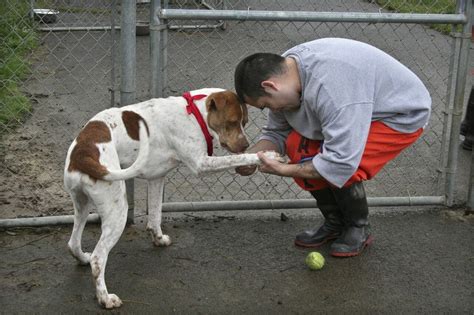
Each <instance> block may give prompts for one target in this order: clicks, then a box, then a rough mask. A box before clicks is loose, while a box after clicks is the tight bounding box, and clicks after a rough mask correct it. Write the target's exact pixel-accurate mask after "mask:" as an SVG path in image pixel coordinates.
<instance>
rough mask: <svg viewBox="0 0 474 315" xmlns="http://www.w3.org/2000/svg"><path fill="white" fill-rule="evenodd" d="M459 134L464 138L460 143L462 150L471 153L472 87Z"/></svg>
mask: <svg viewBox="0 0 474 315" xmlns="http://www.w3.org/2000/svg"><path fill="white" fill-rule="evenodd" d="M460 134H461V135H463V136H465V139H464V141H463V142H462V148H463V149H464V150H469V151H471V150H472V145H473V143H474V86H473V87H472V88H471V93H470V94H469V100H468V102H467V108H466V116H465V117H464V120H463V121H462V123H461V130H460Z"/></svg>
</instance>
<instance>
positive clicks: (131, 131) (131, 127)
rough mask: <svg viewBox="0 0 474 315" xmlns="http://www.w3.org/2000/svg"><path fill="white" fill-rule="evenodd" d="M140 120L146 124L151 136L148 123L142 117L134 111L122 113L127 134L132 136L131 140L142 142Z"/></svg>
mask: <svg viewBox="0 0 474 315" xmlns="http://www.w3.org/2000/svg"><path fill="white" fill-rule="evenodd" d="M140 120H141V121H143V122H144V123H145V127H146V131H147V133H148V135H150V131H149V130H148V125H147V123H146V121H145V120H144V119H143V118H142V116H140V115H138V114H137V113H135V112H132V111H124V112H123V113H122V121H123V124H124V125H125V129H127V134H128V135H129V136H130V138H132V139H133V140H137V141H138V140H140V134H139V124H138V122H139V121H140Z"/></svg>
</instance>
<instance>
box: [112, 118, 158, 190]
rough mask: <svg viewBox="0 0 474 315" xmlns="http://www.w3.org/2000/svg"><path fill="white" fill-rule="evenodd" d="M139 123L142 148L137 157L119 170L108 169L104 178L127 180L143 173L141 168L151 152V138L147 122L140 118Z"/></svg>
mask: <svg viewBox="0 0 474 315" xmlns="http://www.w3.org/2000/svg"><path fill="white" fill-rule="evenodd" d="M138 124H139V135H140V138H139V141H140V148H139V151H138V156H137V159H136V160H135V162H133V164H132V165H130V167H128V168H125V169H118V170H110V169H108V174H107V175H105V176H104V177H103V180H106V181H115V180H127V179H130V178H133V177H137V176H138V175H140V174H141V170H142V169H143V168H144V166H145V164H146V162H147V160H148V154H149V152H150V139H149V134H148V126H147V125H146V123H145V122H144V121H143V120H142V119H140V120H139V121H138Z"/></svg>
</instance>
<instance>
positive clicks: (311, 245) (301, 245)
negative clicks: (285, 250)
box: [295, 235, 339, 248]
mask: <svg viewBox="0 0 474 315" xmlns="http://www.w3.org/2000/svg"><path fill="white" fill-rule="evenodd" d="M338 237H339V236H338V235H336V236H334V237H328V238H325V239H324V240H323V241H322V242H319V243H316V244H315V243H303V242H300V241H298V240H295V245H296V246H298V247H303V248H318V247H321V246H323V245H324V244H326V243H327V242H329V241H332V240H335V239H336V238H338Z"/></svg>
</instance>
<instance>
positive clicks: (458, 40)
mask: <svg viewBox="0 0 474 315" xmlns="http://www.w3.org/2000/svg"><path fill="white" fill-rule="evenodd" d="M158 2H159V1H152V3H149V2H147V1H138V3H137V13H136V14H137V20H139V21H149V20H150V17H151V21H152V22H151V24H152V25H151V27H150V33H151V35H150V37H152V36H153V35H154V34H155V35H156V33H154V31H156V32H160V33H162V34H163V35H164V37H162V39H163V40H162V41H161V44H163V45H162V46H161V48H160V52H161V51H162V52H164V53H165V55H162V57H160V58H163V56H165V57H164V58H163V59H162V62H163V69H162V70H163V71H162V72H161V71H160V72H159V74H160V75H162V74H163V76H161V77H160V82H161V83H159V84H162V85H161V86H160V85H158V86H159V87H160V89H159V93H162V95H163V96H168V95H176V94H181V93H182V92H183V91H186V90H192V89H197V88H202V87H222V88H227V89H233V81H232V78H233V70H234V67H235V66H236V64H237V63H238V61H239V60H241V59H242V58H243V57H245V56H247V55H249V54H251V53H255V52H261V51H267V52H274V53H281V52H283V51H285V50H286V49H288V48H290V47H292V46H294V45H296V44H299V43H301V42H304V41H308V40H312V39H316V38H321V37H328V36H332V37H336V36H337V37H346V38H352V39H357V40H361V41H364V42H367V43H369V44H372V45H374V46H376V47H378V48H380V49H382V50H384V51H386V52H387V53H389V54H391V55H392V56H394V57H395V58H397V59H398V60H400V61H401V62H402V63H403V64H405V65H407V66H408V67H409V68H410V69H411V70H412V71H414V72H415V73H416V74H417V75H418V76H419V77H420V78H421V79H422V80H423V82H424V83H425V84H426V86H427V87H428V89H429V91H430V93H431V96H432V99H433V113H432V117H431V121H430V125H429V127H428V129H427V130H426V131H425V133H424V135H423V136H422V138H421V139H420V140H419V141H418V142H417V143H416V144H415V145H414V146H412V147H411V148H409V149H408V150H406V151H404V152H403V153H402V154H401V155H400V156H399V157H398V158H397V159H396V160H394V161H392V162H391V163H390V164H389V165H388V166H387V167H386V168H385V169H384V170H383V171H381V173H379V174H378V176H377V177H376V179H374V180H372V181H370V182H368V183H367V186H366V189H367V193H368V195H369V196H371V197H381V198H384V197H425V196H428V197H441V198H438V199H430V200H436V202H435V203H442V202H444V195H445V193H446V188H445V185H444V182H445V179H446V178H445V177H446V176H445V173H446V171H445V167H446V165H447V163H448V160H450V159H451V160H452V158H453V157H451V158H448V157H447V151H448V150H447V146H448V145H449V144H450V143H451V144H452V143H453V141H449V139H448V137H449V131H450V130H454V129H455V127H456V126H455V125H456V124H453V126H452V128H451V118H452V117H454V118H456V117H457V116H456V115H458V116H459V115H460V113H459V107H457V111H456V109H455V108H454V103H455V96H456V95H458V94H459V93H460V92H459V91H457V90H456V86H459V84H460V83H459V82H456V81H455V79H456V78H457V76H456V74H458V73H459V72H460V71H459V70H460V68H459V66H458V64H459V60H460V59H462V56H461V58H460V57H459V56H457V54H459V51H462V48H463V47H461V46H462V45H461V44H462V42H463V39H462V34H463V33H460V34H461V35H460V36H458V37H456V36H452V35H449V32H450V30H451V26H450V24H457V25H458V26H462V25H466V21H465V20H462V19H461V14H456V15H455V14H452V13H454V12H455V9H456V8H455V3H454V2H453V1H449V0H445V1H441V0H440V1H427V3H429V4H426V5H425V4H424V2H425V1H414V2H413V3H414V5H413V6H412V7H411V8H408V9H407V8H405V7H404V6H405V5H406V4H407V2H408V3H410V1H397V0H378V1H375V0H372V1H363V0H335V1H329V0H326V1H310V0H306V1H305V0H299V1H296V0H295V1H283V0H281V1H278V0H276V1H268V0H255V1H250V0H248V1H239V0H234V1H231V0H212V1H206V2H204V1H197V0H195V1H191V0H173V1H169V2H168V1H164V3H163V6H162V7H161V9H163V10H161V11H160V12H155V11H153V9H152V4H153V3H155V4H156V3H158ZM458 2H459V3H458V7H463V6H464V4H465V2H464V1H458ZM114 3H116V4H117V7H115V6H114V5H113V4H114ZM120 4H121V1H107V0H89V1H86V0H82V1H80V0H43V1H30V0H22V1H16V0H6V1H4V2H2V4H0V9H2V11H1V12H0V13H1V15H2V24H4V25H6V24H5V22H6V21H13V20H14V21H16V22H15V23H16V24H15V25H13V26H12V25H11V23H10V22H8V23H7V24H8V25H9V26H8V27H6V26H2V37H5V38H6V39H8V37H14V38H13V39H12V40H11V41H5V45H2V56H1V60H2V65H1V67H0V70H1V71H3V72H2V73H0V75H2V77H1V80H2V86H1V88H2V90H1V91H0V96H2V97H3V95H5V94H6V95H7V96H8V97H9V98H5V97H3V98H2V99H0V108H1V116H0V118H1V119H2V120H1V121H0V129H1V137H2V139H1V147H0V152H1V153H0V154H1V158H2V163H3V165H4V167H2V169H1V176H2V177H1V178H2V185H1V189H0V207H1V208H2V217H4V218H13V217H22V216H33V217H38V216H52V215H60V214H71V213H72V205H71V202H70V199H69V197H68V196H67V194H66V193H65V192H64V190H63V188H62V171H63V165H64V158H65V155H66V151H67V148H68V146H69V144H70V143H71V141H72V140H73V139H74V137H75V136H76V135H77V133H78V132H79V130H80V128H81V127H82V126H83V125H84V124H85V123H86V122H87V121H88V120H89V119H90V117H92V116H93V115H94V114H95V113H97V112H98V111H100V110H103V109H105V108H108V107H110V106H111V105H112V106H117V105H119V104H118V102H116V101H115V99H116V98H117V97H116V94H117V92H118V85H119V84H118V82H119V78H120V74H119V73H118V72H119V70H118V69H117V70H116V69H115V66H114V65H115V62H114V61H116V62H117V63H118V62H119V60H120V57H121V56H120V54H119V46H118V41H119V39H118V36H117V38H115V37H114V35H113V34H114V33H115V28H116V27H115V25H120V13H121V12H120V11H121V9H122V7H121V5H120ZM2 6H3V7H2ZM31 9H49V10H50V11H52V13H53V15H55V18H54V19H55V21H46V20H44V19H45V17H44V16H43V17H42V16H41V15H40V13H41V11H37V12H38V14H35V11H32V10H31ZM170 9H188V10H189V9H200V10H202V11H205V12H207V13H213V12H218V11H219V10H227V9H228V10H241V11H242V12H248V14H250V13H252V12H254V11H258V10H263V11H273V10H275V11H286V12H289V13H291V12H293V13H294V14H295V15H298V13H300V15H301V14H302V13H301V12H316V13H320V14H321V16H324V15H325V14H326V15H327V16H329V17H331V15H332V14H338V13H342V14H350V13H354V14H357V13H379V14H380V13H382V14H385V13H389V12H408V14H407V15H408V16H416V14H414V13H415V12H424V14H423V16H424V17H430V14H434V15H436V16H437V17H445V18H447V20H446V21H444V23H445V24H439V21H438V23H436V25H437V27H436V28H434V27H432V26H430V25H428V24H426V23H427V21H424V22H423V24H419V23H382V22H380V21H378V20H373V21H371V20H370V19H369V20H366V21H364V22H354V21H353V22H341V21H339V22H337V21H335V20H334V18H333V17H332V18H331V19H330V20H324V19H321V20H320V21H318V22H309V21H303V20H298V21H282V20H279V21H275V20H250V19H248V18H247V20H246V21H243V20H236V19H226V18H222V17H219V18H211V19H210V20H209V19H197V18H194V19H190V20H189V18H186V19H182V18H180V19H179V20H178V19H171V18H170V19H168V20H164V17H166V16H164V14H166V11H167V10H168V13H170V12H171V11H170ZM7 11H8V13H9V14H7ZM183 12H185V11H183ZM324 12H327V13H324ZM155 13H157V14H158V13H160V15H159V20H160V21H159V22H160V23H161V22H163V24H164V25H165V26H166V27H165V28H163V27H161V28H157V29H154V27H153V23H154V22H153V21H154V19H156V17H157V15H156V14H155ZM425 13H430V14H428V15H426V14H425ZM11 15H13V16H11ZM434 15H433V16H434ZM7 16H8V19H7V18H6V17H7ZM4 17H5V18H4ZM168 17H169V16H168ZM244 17H245V16H244ZM42 19H43V20H42ZM456 19H457V20H456ZM408 20H409V19H408ZM428 20H429V19H428ZM45 22H50V23H45ZM165 22H166V23H165ZM433 22H435V20H433ZM440 26H441V27H440ZM464 33H465V32H464ZM12 34H13V36H12ZM464 35H465V34H464ZM122 44H124V43H122ZM136 45H137V70H136V73H137V77H136V91H135V92H136V93H135V95H134V97H135V98H136V100H137V101H141V100H145V99H147V98H149V97H150V94H154V92H155V93H158V92H156V91H154V89H156V84H153V85H152V86H151V87H150V82H149V81H150V70H149V65H150V63H151V62H153V60H150V56H149V50H150V46H153V44H150V43H149V37H147V36H140V37H139V36H137V37H136ZM23 46H25V47H23ZM17 53H18V54H19V55H21V57H22V58H23V59H24V60H25V61H24V62H23V63H24V64H25V66H24V67H26V68H28V67H29V68H30V69H29V70H28V69H26V70H24V69H23V68H22V66H18V64H16V63H13V64H11V63H10V61H11V60H10V59H13V58H14V57H12V56H15V55H16V54H17ZM23 63H20V64H23ZM450 66H451V67H452V69H450ZM5 69H6V71H5ZM155 70H156V69H155ZM461 70H462V69H461ZM461 72H462V71H461ZM461 83H462V82H461ZM150 91H152V92H151V93H150ZM12 99H14V101H13V103H15V104H17V105H18V106H17V107H16V108H10V107H8V106H7V104H10V103H12V101H11V100H12ZM461 101H462V100H461ZM5 113H7V114H11V113H13V114H14V115H7V114H5ZM249 116H250V118H251V121H250V122H249V125H248V126H247V127H246V131H247V134H248V135H249V138H250V140H252V141H255V138H256V136H257V135H258V133H259V129H260V126H262V125H263V124H264V123H265V113H263V114H262V113H260V111H258V110H255V109H253V108H250V111H249ZM457 118H459V117H457ZM454 120H455V119H454ZM458 120H460V119H458ZM452 133H453V132H451V134H452ZM451 138H452V137H451ZM216 154H217V155H223V154H225V152H224V151H221V150H217V152H216ZM448 173H449V171H448ZM135 186H136V187H137V194H136V197H137V198H136V199H137V204H138V205H139V206H138V207H137V208H140V209H144V208H145V206H144V200H145V196H144V195H145V192H144V191H145V189H144V188H143V186H144V183H142V182H140V181H138V183H137V184H136V185H135ZM308 197H309V194H307V193H306V192H304V191H301V190H300V189H299V188H298V187H297V186H296V185H294V184H293V183H292V180H290V179H282V178H279V177H275V176H267V175H263V174H260V173H257V174H255V175H253V176H251V177H240V176H235V175H234V174H233V172H224V173H219V174H215V175H210V176H206V177H203V178H197V177H195V176H193V175H191V174H190V172H189V171H188V170H187V169H186V168H184V167H180V168H178V169H177V170H175V171H173V172H172V173H171V174H169V176H168V177H167V183H166V191H165V202H167V203H168V205H171V206H172V205H173V203H176V202H178V203H179V204H177V205H178V206H179V207H171V206H169V207H168V208H167V209H168V210H179V209H177V208H180V209H181V210H183V209H185V210H186V209H187V210H190V209H196V206H195V205H194V206H192V207H188V206H187V205H190V204H191V203H192V202H205V205H206V206H208V205H212V204H217V203H216V202H215V201H230V203H220V205H219V207H221V206H223V207H224V208H239V204H240V205H242V204H243V203H245V202H243V201H246V200H247V201H249V200H250V201H252V200H253V201H259V200H266V201H270V202H271V203H264V207H268V205H269V204H270V205H271V206H272V205H275V204H278V201H282V202H283V203H280V204H279V205H280V206H281V205H284V206H285V207H289V205H290V204H291V203H285V202H284V201H286V200H295V199H298V200H306V198H308ZM232 201H233V202H232ZM409 202H410V203H412V202H411V201H409ZM253 205H254V206H256V208H258V204H257V203H253ZM211 208H212V206H211ZM165 209H166V205H165Z"/></svg>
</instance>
